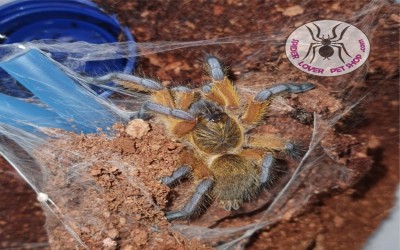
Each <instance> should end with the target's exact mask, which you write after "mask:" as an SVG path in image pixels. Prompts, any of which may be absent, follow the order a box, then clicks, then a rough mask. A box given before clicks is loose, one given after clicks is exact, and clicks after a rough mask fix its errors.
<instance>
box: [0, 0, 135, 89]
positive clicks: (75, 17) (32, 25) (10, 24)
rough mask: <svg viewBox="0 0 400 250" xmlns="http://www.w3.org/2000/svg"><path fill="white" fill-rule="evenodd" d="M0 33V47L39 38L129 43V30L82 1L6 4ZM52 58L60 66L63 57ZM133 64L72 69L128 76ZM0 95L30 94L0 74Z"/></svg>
mask: <svg viewBox="0 0 400 250" xmlns="http://www.w3.org/2000/svg"><path fill="white" fill-rule="evenodd" d="M0 3H1V2H0ZM0 34H1V35H4V36H6V38H5V39H0V44H11V43H19V42H28V41H32V40H42V39H51V40H57V41H60V42H75V41H84V42H88V43H94V44H100V43H112V42H118V39H119V38H120V37H121V34H123V36H124V39H125V41H133V37H132V35H131V34H130V32H129V30H127V29H125V28H122V27H121V25H120V24H119V23H118V21H117V20H116V18H115V17H114V16H109V15H107V14H105V13H104V12H102V11H101V10H100V9H99V8H98V7H97V6H96V5H95V4H94V3H92V2H91V1H84V0H80V1H79V0H67V1H54V0H16V1H9V2H7V3H6V4H3V5H0ZM133 49H134V48H133ZM0 57H1V50H0ZM52 57H53V59H55V60H56V61H58V62H60V63H63V62H64V60H65V59H66V54H64V53H57V54H54V53H52ZM134 64H135V59H134V58H132V59H130V60H127V59H118V60H103V61H91V62H86V63H85V64H84V65H79V66H77V67H76V68H72V70H74V71H75V72H77V73H85V74H87V75H90V76H98V75H104V74H107V73H108V72H111V71H113V72H115V71H119V72H121V71H122V72H124V73H131V72H132V69H133V67H134ZM95 90H96V92H97V93H99V94H100V95H101V96H103V97H107V96H108V95H110V94H111V92H110V91H104V90H101V89H95ZM0 92H1V93H4V94H8V95H12V96H17V97H30V96H31V95H32V94H31V93H30V92H29V91H27V90H26V89H24V88H23V87H21V85H19V84H18V83H17V82H16V81H15V80H14V79H12V78H10V77H8V76H7V75H6V73H5V72H4V71H0Z"/></svg>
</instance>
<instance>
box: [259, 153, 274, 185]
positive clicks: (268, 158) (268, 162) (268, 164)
mask: <svg viewBox="0 0 400 250" xmlns="http://www.w3.org/2000/svg"><path fill="white" fill-rule="evenodd" d="M273 164H274V157H272V154H271V153H267V154H266V155H265V156H264V159H263V161H262V164H261V173H260V184H261V185H264V184H266V183H267V182H268V181H269V179H270V174H271V168H272V165H273Z"/></svg>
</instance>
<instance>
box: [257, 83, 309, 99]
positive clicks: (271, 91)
mask: <svg viewBox="0 0 400 250" xmlns="http://www.w3.org/2000/svg"><path fill="white" fill-rule="evenodd" d="M313 88H315V85H314V84H312V83H304V84H298V85H295V84H291V83H283V84H279V85H276V86H273V87H271V88H268V89H264V90H262V91H260V92H259V93H258V94H257V95H256V96H255V97H254V100H255V101H257V102H264V101H266V100H268V98H270V97H271V96H272V95H275V94H279V93H281V92H285V91H286V92H289V93H302V92H306V91H309V90H311V89H313Z"/></svg>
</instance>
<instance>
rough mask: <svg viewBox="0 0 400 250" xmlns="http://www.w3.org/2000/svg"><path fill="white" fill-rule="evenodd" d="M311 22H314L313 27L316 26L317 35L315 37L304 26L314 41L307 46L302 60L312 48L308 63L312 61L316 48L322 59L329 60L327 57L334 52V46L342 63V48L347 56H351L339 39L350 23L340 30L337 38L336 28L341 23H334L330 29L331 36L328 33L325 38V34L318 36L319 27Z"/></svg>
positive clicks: (319, 32) (319, 33)
mask: <svg viewBox="0 0 400 250" xmlns="http://www.w3.org/2000/svg"><path fill="white" fill-rule="evenodd" d="M313 24H314V26H315V27H317V35H316V36H315V37H314V33H313V32H312V30H311V29H310V28H309V27H308V26H306V27H307V29H308V31H309V32H310V34H311V37H312V39H313V40H314V41H315V43H310V47H308V51H307V54H306V56H305V57H304V58H303V60H304V59H305V58H306V57H307V56H308V55H309V54H310V51H311V49H312V55H313V56H312V58H311V61H310V63H312V61H313V60H314V58H315V50H316V49H317V48H319V50H318V53H319V54H320V55H321V56H322V57H323V58H324V60H325V59H328V60H329V57H331V56H332V55H333V54H334V52H335V51H334V48H337V49H338V52H339V58H340V60H341V61H342V62H343V63H345V62H344V60H343V57H342V49H343V51H344V52H345V53H346V55H348V56H349V57H351V56H350V55H349V53H348V52H347V50H346V47H345V46H344V44H343V43H340V40H342V38H343V35H344V33H345V32H346V30H347V29H348V28H349V27H350V25H349V26H347V27H346V28H344V29H343V30H342V33H340V36H339V38H338V36H337V34H336V28H337V27H338V26H339V25H341V23H339V24H338V25H336V26H335V27H333V29H332V34H333V37H330V36H329V34H328V38H325V35H322V37H321V36H320V35H321V29H320V28H319V27H318V26H317V25H316V24H315V23H313Z"/></svg>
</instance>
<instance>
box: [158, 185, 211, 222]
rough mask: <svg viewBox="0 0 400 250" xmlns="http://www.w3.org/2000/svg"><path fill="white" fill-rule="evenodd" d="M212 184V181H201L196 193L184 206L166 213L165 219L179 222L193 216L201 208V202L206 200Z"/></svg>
mask: <svg viewBox="0 0 400 250" xmlns="http://www.w3.org/2000/svg"><path fill="white" fill-rule="evenodd" d="M213 184H214V180H212V179H203V180H202V181H201V182H200V183H199V185H197V187H196V191H195V192H194V194H193V195H192V197H191V198H190V199H189V201H188V202H187V203H186V205H185V206H184V207H183V208H182V209H181V210H179V211H171V212H166V213H165V217H166V218H167V220H169V221H171V220H180V219H188V218H190V217H192V216H193V215H195V214H196V213H197V212H198V211H199V209H200V208H201V206H202V204H203V202H204V201H205V199H206V198H207V193H208V192H210V191H211V188H212V186H213Z"/></svg>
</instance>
